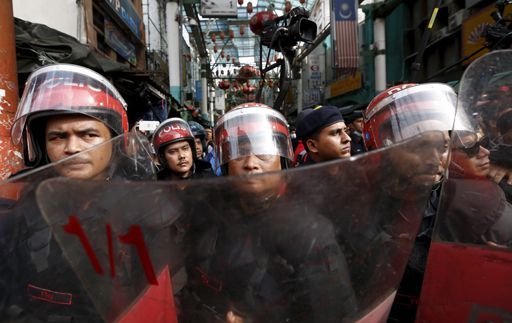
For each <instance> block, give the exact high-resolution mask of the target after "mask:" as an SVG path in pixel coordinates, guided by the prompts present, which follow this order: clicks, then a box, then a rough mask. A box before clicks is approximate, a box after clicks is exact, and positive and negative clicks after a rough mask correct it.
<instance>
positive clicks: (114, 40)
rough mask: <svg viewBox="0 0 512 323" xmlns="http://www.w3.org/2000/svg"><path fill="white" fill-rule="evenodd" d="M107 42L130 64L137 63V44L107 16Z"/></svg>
mask: <svg viewBox="0 0 512 323" xmlns="http://www.w3.org/2000/svg"><path fill="white" fill-rule="evenodd" d="M105 42H106V43H107V45H109V46H110V47H111V48H112V49H113V50H115V51H116V53H118V54H119V55H121V56H122V57H124V59H126V60H127V61H128V62H130V64H132V65H136V64H137V55H136V54H135V45H133V44H132V43H131V42H130V40H129V39H128V38H127V37H126V36H125V35H124V34H123V32H122V31H120V30H119V29H118V28H117V27H116V25H115V24H114V23H113V21H112V20H110V19H107V18H105Z"/></svg>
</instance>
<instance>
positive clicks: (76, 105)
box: [11, 64, 128, 144]
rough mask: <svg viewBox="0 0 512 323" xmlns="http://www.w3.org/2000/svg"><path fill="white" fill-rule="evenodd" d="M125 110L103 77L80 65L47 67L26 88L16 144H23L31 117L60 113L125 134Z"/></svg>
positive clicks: (17, 118)
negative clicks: (81, 116) (88, 118)
mask: <svg viewBox="0 0 512 323" xmlns="http://www.w3.org/2000/svg"><path fill="white" fill-rule="evenodd" d="M125 110H126V103H125V101H124V100H123V98H122V97H121V95H120V94H119V92H118V91H117V90H116V89H115V87H114V86H113V85H112V84H110V82H108V80H107V79H106V78H104V77H103V76H101V75H100V74H98V73H96V72H94V71H92V70H90V69H88V68H85V67H82V66H76V65H69V64H58V65H51V66H46V67H43V68H41V69H39V70H37V71H35V72H34V73H32V74H31V75H30V77H29V78H28V80H27V83H26V84H25V90H24V91H23V96H22V98H21V100H20V103H19V105H18V109H17V111H16V116H15V118H14V124H13V126H12V130H11V131H12V132H11V135H12V140H13V142H14V143H15V144H18V143H19V142H20V141H21V137H22V135H23V131H24V130H25V126H26V123H27V119H28V118H29V117H30V116H34V115H36V114H38V115H39V114H40V115H51V114H53V113H59V112H62V113H80V114H85V115H88V116H91V117H93V118H96V119H98V120H100V121H102V122H104V123H105V124H106V125H107V126H108V127H109V128H110V129H112V130H113V131H114V132H115V133H116V134H121V133H122V132H123V131H124V130H127V129H124V128H125V124H126V127H127V126H128V123H127V119H126V113H125ZM102 112H104V113H102ZM112 115H116V116H117V117H115V118H113V117H112ZM103 116H104V117H103Z"/></svg>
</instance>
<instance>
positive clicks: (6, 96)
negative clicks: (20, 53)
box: [0, 0, 22, 179]
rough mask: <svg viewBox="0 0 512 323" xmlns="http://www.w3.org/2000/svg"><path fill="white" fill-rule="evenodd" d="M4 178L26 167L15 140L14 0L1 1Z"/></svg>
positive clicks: (0, 174) (0, 155) (0, 156)
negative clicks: (13, 127)
mask: <svg viewBox="0 0 512 323" xmlns="http://www.w3.org/2000/svg"><path fill="white" fill-rule="evenodd" d="M0 35H2V36H1V37H0V53H1V56H2V59H0V179H5V178H7V177H8V176H9V175H10V174H12V173H14V172H16V171H17V170H19V169H20V168H21V167H22V157H21V156H22V155H21V153H20V152H19V147H16V146H14V145H13V144H12V143H11V125H12V122H13V119H14V113H15V112H16V108H17V106H18V74H17V69H16V42H15V38H14V18H13V13H12V1H11V0H2V1H0Z"/></svg>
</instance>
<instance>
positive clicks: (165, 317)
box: [119, 267, 178, 323]
mask: <svg viewBox="0 0 512 323" xmlns="http://www.w3.org/2000/svg"><path fill="white" fill-rule="evenodd" d="M176 313H177V312H176V306H175V304H174V297H173V294H172V284H171V276H170V274H169V269H168V268H167V267H165V268H164V270H163V271H162V272H161V273H160V275H158V285H156V286H155V285H152V286H151V287H149V288H148V290H147V291H146V292H145V293H144V295H142V297H141V298H140V299H139V300H138V301H137V303H136V304H135V305H133V306H132V308H131V309H130V310H129V311H128V312H127V313H126V314H125V315H124V316H123V317H122V318H121V319H120V320H119V323H139V322H153V323H159V322H162V323H163V322H166V323H178V318H177V315H176Z"/></svg>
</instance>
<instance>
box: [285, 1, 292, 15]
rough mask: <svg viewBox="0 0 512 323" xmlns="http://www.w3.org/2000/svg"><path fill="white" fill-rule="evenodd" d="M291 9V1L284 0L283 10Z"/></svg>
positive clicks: (288, 10)
mask: <svg viewBox="0 0 512 323" xmlns="http://www.w3.org/2000/svg"><path fill="white" fill-rule="evenodd" d="M290 10H292V3H291V2H290V1H286V2H285V3H284V12H286V13H288V12H290Z"/></svg>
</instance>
